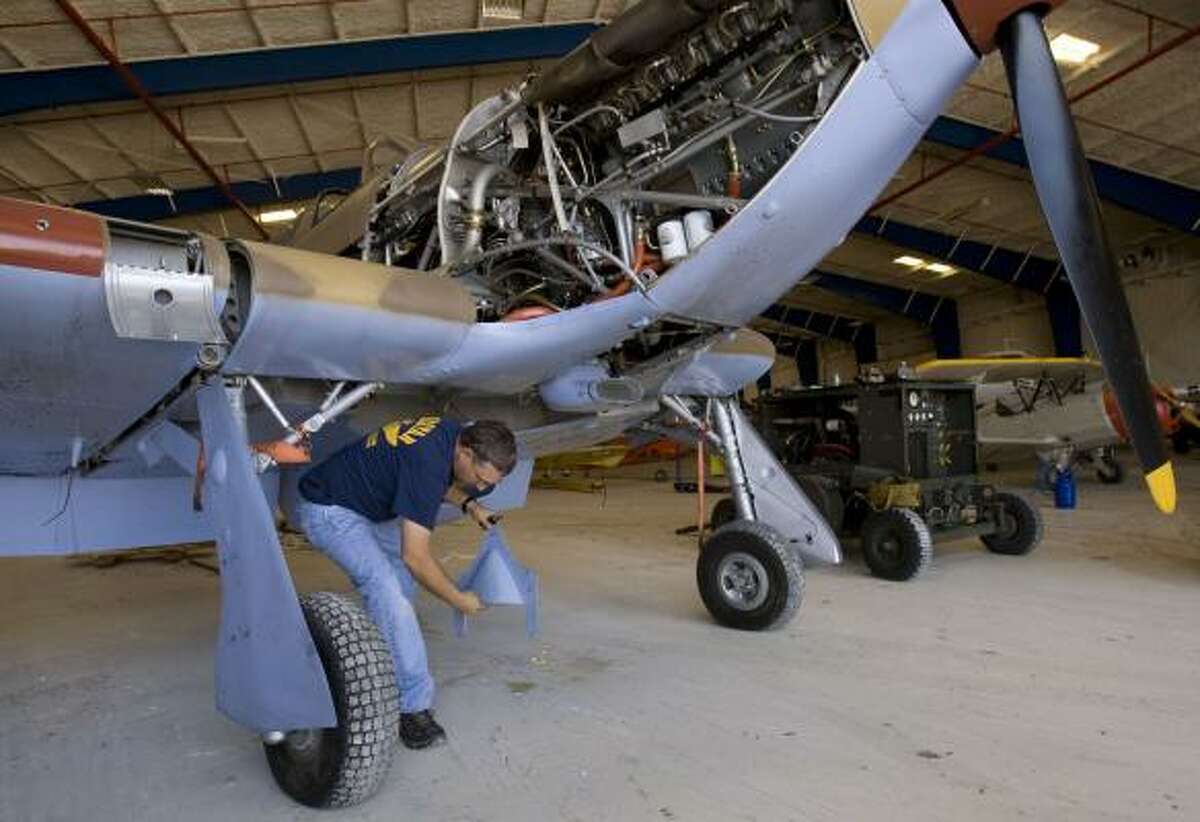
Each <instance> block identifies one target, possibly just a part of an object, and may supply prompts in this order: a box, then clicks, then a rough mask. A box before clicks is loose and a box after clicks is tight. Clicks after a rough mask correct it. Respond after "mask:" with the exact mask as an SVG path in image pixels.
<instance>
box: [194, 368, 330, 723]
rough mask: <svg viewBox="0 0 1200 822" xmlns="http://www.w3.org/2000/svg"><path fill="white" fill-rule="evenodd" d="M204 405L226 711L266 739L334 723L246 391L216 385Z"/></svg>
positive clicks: (199, 396) (207, 390)
mask: <svg viewBox="0 0 1200 822" xmlns="http://www.w3.org/2000/svg"><path fill="white" fill-rule="evenodd" d="M196 400H197V404H198V406H199V409H200V427H201V433H202V435H203V439H204V452H205V455H206V463H207V467H206V471H205V479H204V486H205V487H204V493H205V500H206V501H207V506H206V507H207V511H208V515H209V517H210V518H211V522H212V523H213V525H214V526H215V530H216V533H217V549H218V551H219V554H220V563H221V627H220V634H219V636H218V641H217V672H216V679H217V708H218V709H219V710H220V711H221V712H222V713H223V714H225V715H226V716H228V717H229V718H230V719H232V720H233V721H234V722H237V723H238V724H240V725H244V726H245V727H247V728H250V729H251V730H254V731H257V732H260V733H263V732H268V731H290V730H298V729H301V728H329V727H333V726H335V725H336V724H337V716H336V714H335V712H334V708H333V700H332V698H331V696H330V693H329V684H328V682H327V680H326V678H325V670H324V668H323V667H322V665H321V660H320V657H318V656H317V649H316V647H315V646H314V645H313V641H312V637H311V636H310V635H309V632H308V626H307V625H306V624H305V621H304V616H303V614H302V613H301V611H300V603H299V600H298V599H297V597H296V589H295V587H294V586H293V584H292V577H291V574H290V573H289V572H288V567H287V563H286V562H284V559H283V550H282V548H281V547H280V544H279V537H278V535H277V534H276V532H275V520H274V517H273V516H272V513H271V509H270V507H269V506H268V505H267V500H266V497H265V496H264V495H263V491H262V487H261V486H260V485H259V481H258V477H257V475H256V474H255V471H254V466H253V463H252V461H251V458H250V448H249V443H248V442H247V439H246V427H245V418H244V411H243V406H242V388H241V387H237V388H231V389H227V388H226V387H225V385H224V384H223V383H222V382H220V381H214V382H209V383H206V384H204V385H202V386H201V387H200V389H199V390H198V391H197V393H196Z"/></svg>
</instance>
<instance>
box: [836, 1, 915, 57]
mask: <svg viewBox="0 0 1200 822" xmlns="http://www.w3.org/2000/svg"><path fill="white" fill-rule="evenodd" d="M906 5H908V0H850V10H851V12H853V14H854V20H855V22H856V23H858V29H859V31H860V32H861V33H862V36H863V39H864V40H866V41H867V46H868V48H870V50H871V51H874V50H875V49H876V47H878V46H879V43H880V42H881V41H882V40H883V38H884V35H886V34H887V33H888V30H889V29H891V27H892V23H894V22H896V18H897V17H899V16H900V12H901V11H902V10H903V9H904V7H905V6H906Z"/></svg>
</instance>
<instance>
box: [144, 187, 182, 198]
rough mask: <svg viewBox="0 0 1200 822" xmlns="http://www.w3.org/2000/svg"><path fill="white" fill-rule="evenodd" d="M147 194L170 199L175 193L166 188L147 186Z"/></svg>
mask: <svg viewBox="0 0 1200 822" xmlns="http://www.w3.org/2000/svg"><path fill="white" fill-rule="evenodd" d="M146 193H147V194H153V195H154V196H155V197H170V196H171V195H172V194H174V193H175V192H174V191H172V190H171V189H169V188H167V187H166V186H147V187H146Z"/></svg>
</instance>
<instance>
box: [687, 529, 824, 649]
mask: <svg viewBox="0 0 1200 822" xmlns="http://www.w3.org/2000/svg"><path fill="white" fill-rule="evenodd" d="M696 585H697V587H699V589H700V598H701V599H702V600H703V601H704V606H705V607H706V608H708V611H709V613H710V614H712V616H713V619H715V620H716V621H717V622H719V623H720V624H722V625H725V626H727V627H729V628H736V629H738V630H741V631H769V630H774V629H776V628H782V627H783V626H784V625H786V624H787V623H788V622H790V621H791V619H792V617H794V616H795V615H796V611H797V610H798V609H799V608H800V603H801V601H802V600H803V599H804V567H803V564H802V563H801V561H800V555H799V554H797V553H796V552H795V551H794V550H793V549H792V548H791V546H790V545H788V544H787V542H786V541H785V540H784V539H783V537H782V536H780V535H779V534H778V533H776V531H775V530H774V529H773V528H770V527H769V526H767V525H764V524H763V523H761V522H749V521H746V520H735V521H733V522H730V523H727V524H726V525H724V526H723V527H721V528H719V529H717V531H715V532H714V533H713V535H712V536H711V537H709V538H708V539H707V540H705V542H704V546H703V547H702V548H701V549H700V557H699V559H698V560H697V561H696Z"/></svg>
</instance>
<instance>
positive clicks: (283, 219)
mask: <svg viewBox="0 0 1200 822" xmlns="http://www.w3.org/2000/svg"><path fill="white" fill-rule="evenodd" d="M299 216H300V212H299V211H297V210H296V209H294V208H284V209H281V210H279V211H264V212H263V213H262V214H259V215H258V221H259V222H260V223H290V222H291V221H292V220H294V219H296V218H297V217H299Z"/></svg>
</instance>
